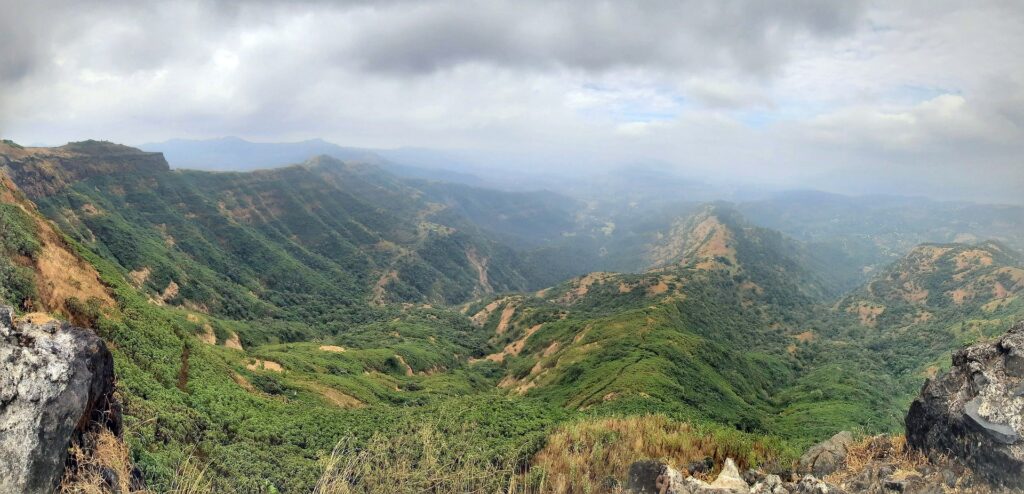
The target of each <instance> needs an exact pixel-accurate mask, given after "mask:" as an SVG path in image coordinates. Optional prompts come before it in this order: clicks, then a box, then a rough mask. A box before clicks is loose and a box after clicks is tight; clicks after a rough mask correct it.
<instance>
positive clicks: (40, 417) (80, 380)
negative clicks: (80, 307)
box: [0, 308, 120, 493]
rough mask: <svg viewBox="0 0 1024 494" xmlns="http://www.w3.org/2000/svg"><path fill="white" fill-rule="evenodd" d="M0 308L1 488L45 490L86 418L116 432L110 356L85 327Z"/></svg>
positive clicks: (50, 488)
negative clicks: (27, 320) (17, 316)
mask: <svg viewBox="0 0 1024 494" xmlns="http://www.w3.org/2000/svg"><path fill="white" fill-rule="evenodd" d="M10 314H11V312H10V310H9V308H5V309H0V458H2V459H3V461H0V492H19V493H37V492H38V493H50V492H53V490H54V487H55V486H56V484H57V481H58V480H59V479H60V477H61V475H62V474H63V472H64V464H65V461H66V458H67V450H68V445H69V444H70V442H71V441H72V439H73V438H74V437H76V436H80V435H81V434H82V433H83V432H84V431H85V430H87V429H88V428H89V427H90V426H91V425H92V424H94V423H97V422H102V423H106V424H107V425H108V426H109V427H111V428H112V429H114V430H115V432H120V431H119V430H118V429H119V428H120V422H119V420H120V414H119V412H118V409H117V407H116V405H115V403H114V400H113V391H114V367H113V359H112V357H111V355H110V352H109V351H108V350H107V347H106V345H105V344H104V343H103V340H101V339H100V338H99V337H97V336H96V335H95V334H93V333H92V332H90V331H87V330H84V329H79V328H74V327H71V326H68V325H66V324H63V325H62V324H58V323H48V324H43V325H34V324H17V323H14V322H13V321H12V318H11V317H10Z"/></svg>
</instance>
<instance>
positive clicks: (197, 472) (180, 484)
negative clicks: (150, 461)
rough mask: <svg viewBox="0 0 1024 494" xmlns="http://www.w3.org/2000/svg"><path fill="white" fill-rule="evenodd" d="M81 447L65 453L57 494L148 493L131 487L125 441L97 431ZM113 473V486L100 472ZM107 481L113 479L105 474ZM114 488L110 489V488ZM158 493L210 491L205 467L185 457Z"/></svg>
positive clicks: (106, 432)
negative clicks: (67, 456) (66, 467)
mask: <svg viewBox="0 0 1024 494" xmlns="http://www.w3.org/2000/svg"><path fill="white" fill-rule="evenodd" d="M83 444H84V445H85V446H83V445H80V444H73V445H72V446H71V449H70V451H69V455H70V460H71V461H69V465H71V466H70V467H69V468H68V469H67V470H65V472H64V477H63V478H62V479H61V483H60V486H59V487H58V489H57V492H59V493H60V494H106V493H110V492H115V491H116V492H122V493H125V494H151V493H153V492H154V491H151V490H148V489H141V490H140V489H133V488H132V470H133V469H134V463H133V462H132V457H131V451H130V450H129V448H128V445H127V444H125V442H124V441H123V440H122V439H121V438H119V437H117V436H115V435H114V433H112V432H111V431H110V430H109V429H105V428H104V429H100V430H99V432H92V433H89V434H87V435H86V437H85V440H84V441H83ZM104 470H107V471H108V472H113V473H114V474H115V476H116V481H115V484H116V485H114V486H111V485H109V484H108V482H107V480H105V479H104V476H103V472H104ZM107 477H108V479H110V480H113V477H112V476H110V475H109V473H108V476H107ZM111 487H114V489H111ZM162 492H164V493H166V494H206V493H209V492H212V488H211V487H210V484H209V482H208V481H207V480H206V468H205V466H201V465H200V464H199V463H198V462H197V461H196V459H195V457H194V456H192V455H189V456H188V457H186V458H185V459H184V460H183V461H182V462H181V464H180V465H179V466H178V468H177V470H176V472H175V475H174V478H173V479H172V481H171V485H170V486H169V488H167V489H166V490H163V491H162Z"/></svg>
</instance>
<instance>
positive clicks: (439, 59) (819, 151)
mask: <svg viewBox="0 0 1024 494" xmlns="http://www.w3.org/2000/svg"><path fill="white" fill-rule="evenodd" d="M0 9H2V10H0V11H2V12H4V14H3V16H2V17H0V136H2V137H5V138H11V139H14V140H16V141H19V142H25V143H49V144H59V143H62V142H65V141H68V140H80V139H85V138H97V139H107V140H113V141H117V142H124V143H129V144H140V143H143V142H151V141H161V140H164V139H168V138H173V137H186V138H209V137H219V136H225V135H236V136H241V137H245V138H248V139H252V140H259V141H286V140H298V139H306V138H313V137H322V138H325V139H327V140H330V141H333V142H336V143H339V144H342V145H349V146H365V147H400V146H419V147H430V148H439V149H461V150H468V151H470V152H472V153H475V154H474V155H475V156H478V157H479V159H480V160H481V161H486V162H489V164H491V165H494V166H515V167H518V168H523V169H531V168H543V169H549V170H550V169H555V168H558V169H562V170H579V171H586V170H596V169H601V168H604V167H609V166H619V165H622V164H625V163H637V162H644V161H649V162H658V163H662V164H663V165H662V166H671V167H676V168H678V169H679V170H681V171H683V172H684V173H688V174H692V175H694V176H700V177H709V178H718V179H724V178H731V179H735V180H737V181H743V182H763V183H768V184H773V185H785V186H811V187H818V188H824V189H828V190H835V191H840V192H850V193H864V192H902V193H914V194H917V193H923V194H930V195H935V196H943V197H950V198H958V199H959V198H973V199H979V200H985V201H990V202H995V201H998V202H1015V203H1021V202H1024V194H1022V193H1021V189H1024V57H1022V56H1021V54H1020V47H1022V46H1024V2H1020V1H1014V0H1008V1H986V0H974V1H960V2H950V1H946V0H922V1H891V0H890V1H878V2H861V1H857V0H845V1H813V0H779V1H772V2H764V1H760V0H749V1H744V0H708V1H685V0H680V1H649V2H642V1H638V2H598V1H594V2H583V1H579V2H575V1H559V0H543V1H524V0H516V1H507V2H506V1H501V0H495V1H472V0H467V1H457V2H447V1H408V2H407V1H378V2H371V1H366V2H359V1H350V2H328V1H307V2H302V1H284V0H254V1H250V2H234V1H228V0H215V1H208V2H193V1H174V2H169V1H168V2H155V1H147V0H131V1H127V0H108V1H98V0H78V1H55V0H0Z"/></svg>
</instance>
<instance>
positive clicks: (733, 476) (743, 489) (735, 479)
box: [711, 458, 750, 494]
mask: <svg viewBox="0 0 1024 494" xmlns="http://www.w3.org/2000/svg"><path fill="white" fill-rule="evenodd" d="M711 487H713V488H716V489H722V490H727V491H729V492H738V493H744V494H745V493H747V492H750V486H749V485H747V482H746V481H745V480H743V477H742V476H741V475H740V470H739V469H738V468H736V463H735V462H734V461H732V458H728V459H726V460H725V465H724V466H723V467H722V471H721V472H719V473H718V477H716V478H715V481H714V482H712V483H711Z"/></svg>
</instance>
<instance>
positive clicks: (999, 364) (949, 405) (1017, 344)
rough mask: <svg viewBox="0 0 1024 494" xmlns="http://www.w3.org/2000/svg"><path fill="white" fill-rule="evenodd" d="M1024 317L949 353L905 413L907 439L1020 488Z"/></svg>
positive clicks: (1023, 478)
mask: <svg viewBox="0 0 1024 494" xmlns="http://www.w3.org/2000/svg"><path fill="white" fill-rule="evenodd" d="M1022 412H1024V322H1021V323H1018V324H1017V325H1015V326H1014V327H1013V328H1011V329H1010V331H1009V332H1008V333H1006V334H1005V335H1004V336H1003V337H1002V338H1000V339H998V340H996V341H994V342H986V343H979V344H977V345H973V346H970V347H967V348H964V349H963V350H960V351H958V352H956V353H955V354H954V355H953V367H952V368H951V369H950V370H949V372H947V373H945V374H944V375H942V376H940V377H938V378H935V379H930V380H929V381H928V382H926V383H925V385H924V388H923V389H922V390H921V394H920V396H918V398H917V399H915V400H914V402H913V403H912V404H911V405H910V412H909V413H908V414H907V419H906V428H907V442H908V443H909V444H910V445H911V446H913V447H915V448H917V449H920V450H921V451H923V452H925V453H926V454H927V455H928V456H929V457H931V458H939V457H953V458H957V459H959V460H960V461H962V462H963V463H964V464H965V465H966V466H968V467H970V468H971V469H973V470H974V472H975V473H977V474H978V475H980V476H982V477H984V478H985V479H987V480H988V481H989V482H991V483H993V484H995V485H999V486H1004V487H1007V488H1012V489H1018V490H1024V441H1022V440H1021V436H1022V434H1024V413H1022Z"/></svg>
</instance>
